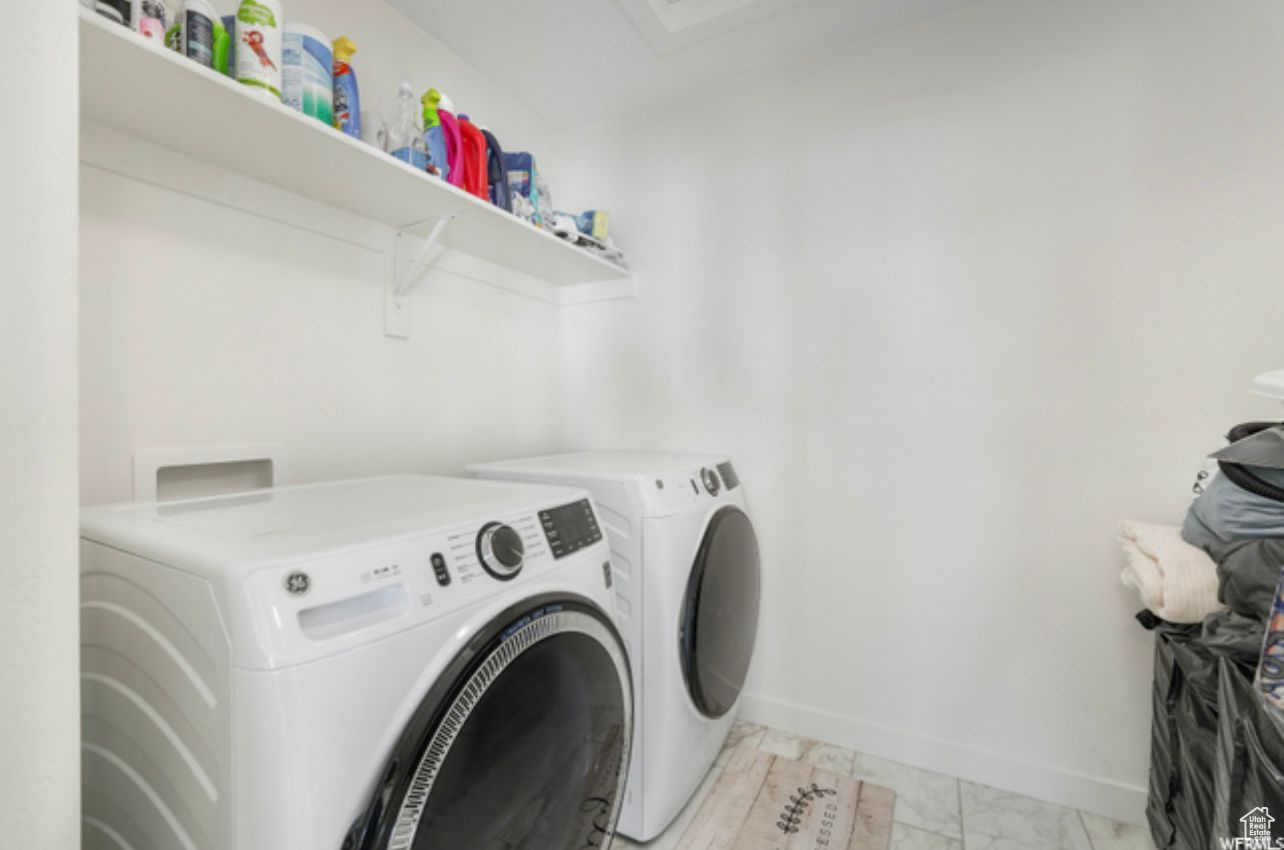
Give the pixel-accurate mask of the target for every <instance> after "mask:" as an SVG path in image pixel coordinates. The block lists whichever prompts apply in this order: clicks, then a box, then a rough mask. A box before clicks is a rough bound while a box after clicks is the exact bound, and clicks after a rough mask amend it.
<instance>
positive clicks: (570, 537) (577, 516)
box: [539, 499, 602, 558]
mask: <svg viewBox="0 0 1284 850" xmlns="http://www.w3.org/2000/svg"><path fill="white" fill-rule="evenodd" d="M539 522H540V525H542V526H543V527H544V536H545V537H546V538H548V546H549V548H550V549H552V550H553V557H554V558H564V557H566V556H567V555H570V554H573V553H575V552H578V551H579V550H581V549H583V548H584V547H585V546H592V545H593V544H594V543H596V542H597V541H599V540H601V539H602V530H601V529H600V528H598V525H597V517H596V516H595V515H594V514H593V506H592V505H591V504H589V500H588V499H581V500H580V501H578V502H572V503H571V504H569V505H562V506H561V507H559V508H550V509H549V510H546V511H540V512H539Z"/></svg>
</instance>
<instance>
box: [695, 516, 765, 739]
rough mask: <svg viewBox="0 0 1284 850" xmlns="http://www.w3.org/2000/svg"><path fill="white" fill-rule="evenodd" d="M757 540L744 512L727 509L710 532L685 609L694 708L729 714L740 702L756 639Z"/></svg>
mask: <svg viewBox="0 0 1284 850" xmlns="http://www.w3.org/2000/svg"><path fill="white" fill-rule="evenodd" d="M761 578H762V576H761V566H760V563H759V558H758V538H757V536H756V535H755V534H754V530H753V523H751V522H750V521H749V517H748V515H746V514H745V512H744V511H742V510H740V509H739V508H735V507H725V508H722V509H721V510H719V511H718V512H717V513H716V514H714V515H713V518H712V519H711V520H710V521H709V527H708V528H707V529H706V531H705V534H704V539H703V540H702V541H701V543H700V549H699V550H698V551H697V553H696V559H695V564H694V565H693V566H692V568H691V577H690V579H689V580H688V583H687V595H686V600H685V602H684V603H683V606H682V626H681V629H682V631H681V635H680V639H681V647H682V671H683V674H684V675H685V676H686V681H687V690H688V691H689V692H690V694H691V699H692V701H693V702H694V703H695V705H696V708H698V709H699V710H700V712H701V713H702V714H704V715H705V716H706V717H710V718H718V717H722V716H723V715H725V714H726V713H727V712H728V711H730V710H731V709H732V707H733V706H734V705H735V704H736V700H738V699H739V698H740V692H741V691H742V690H743V689H744V686H745V677H746V676H747V675H748V674H749V662H750V661H752V660H753V648H754V642H755V640H756V639H757V636H758V604H759V599H760V593H761Z"/></svg>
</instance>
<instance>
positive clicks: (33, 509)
mask: <svg viewBox="0 0 1284 850" xmlns="http://www.w3.org/2000/svg"><path fill="white" fill-rule="evenodd" d="M75 16H76V6H75V5H74V4H71V3H37V4H35V5H34V6H32V7H31V8H30V9H24V10H23V14H22V15H17V16H6V18H5V19H4V21H3V23H0V36H2V37H3V39H4V41H5V43H6V44H7V45H8V57H7V59H8V61H9V62H12V63H13V66H12V67H14V68H21V69H22V80H23V81H24V82H23V83H21V84H18V85H14V86H11V87H10V88H11V89H12V90H11V91H7V92H6V96H5V98H6V104H5V105H6V108H8V109H10V110H12V111H11V112H10V115H11V116H13V118H14V120H13V121H12V122H10V123H9V124H8V126H7V129H6V132H4V133H2V134H0V185H3V186H4V192H5V205H4V212H3V213H0V257H3V261H4V271H3V273H0V542H2V543H3V554H0V846H3V847H21V848H25V850H65V848H70V847H76V846H78V845H79V837H78V836H79V834H80V781H79V775H80V773H79V771H80V759H79V748H78V746H77V737H78V734H79V728H80V711H79V704H80V700H79V687H78V685H79V682H78V678H77V675H76V667H77V661H76V659H77V651H78V650H77V642H78V641H77V635H78V629H77V625H76V623H77V617H76V614H77V611H76V237H75V234H76V108H77V107H76V93H77V60H76V38H75V35H74V33H75V27H76V20H75ZM31 81H38V84H28V83H29V82H31Z"/></svg>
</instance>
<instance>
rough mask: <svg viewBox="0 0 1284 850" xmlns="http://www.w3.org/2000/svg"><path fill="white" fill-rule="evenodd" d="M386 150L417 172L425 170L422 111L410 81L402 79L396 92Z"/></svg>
mask: <svg viewBox="0 0 1284 850" xmlns="http://www.w3.org/2000/svg"><path fill="white" fill-rule="evenodd" d="M388 148H389V150H390V151H391V152H392V155H393V156H395V157H396V158H397V159H399V160H401V161H402V162H406V163H409V164H410V165H412V166H414V167H415V168H416V169H418V170H419V171H424V170H425V169H427V167H428V145H427V143H425V142H424V126H423V114H422V110H421V108H420V104H419V103H418V102H417V101H416V100H415V90H414V89H413V88H412V87H411V85H410V81H409V80H407V79H404V78H403V79H402V81H401V89H400V90H399V91H398V92H397V115H396V118H395V119H393V122H392V127H391V128H390V129H389V130H388Z"/></svg>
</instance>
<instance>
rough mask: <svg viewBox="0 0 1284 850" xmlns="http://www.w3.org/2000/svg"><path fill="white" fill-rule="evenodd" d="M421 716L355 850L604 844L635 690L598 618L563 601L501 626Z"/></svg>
mask: <svg viewBox="0 0 1284 850" xmlns="http://www.w3.org/2000/svg"><path fill="white" fill-rule="evenodd" d="M470 655H473V654H472V653H471V652H469V651H465V652H464V653H463V656H461V659H460V660H461V661H465V662H468V661H469V659H468V656H470ZM420 712H421V714H425V713H426V715H427V717H419V718H416V722H415V723H413V724H412V726H411V728H410V729H408V730H407V735H405V736H403V741H402V745H401V746H399V748H398V753H396V754H395V755H394V757H393V759H392V762H391V764H390V766H389V771H388V774H387V779H386V780H385V782H384V784H383V787H382V789H381V791H380V794H379V795H378V797H377V799H376V801H375V804H374V805H373V806H372V810H371V814H370V815H369V816H368V818H367V820H368V821H369V822H368V823H367V824H366V827H365V829H364V830H363V831H364V833H365V836H364V839H363V840H362V841H361V842H360V843H356V842H354V843H352V846H354V847H362V848H367V847H368V848H379V850H462V848H468V850H562V848H565V850H580V848H586V847H589V848H591V847H605V846H607V845H608V844H609V843H610V836H611V835H613V834H614V830H615V822H616V819H617V817H618V815H619V807H620V803H621V802H622V799H621V792H622V789H623V785H624V779H625V776H626V774H627V770H628V761H629V745H630V737H631V735H632V720H633V718H632V690H631V684H630V679H629V669H628V664H627V661H626V660H625V654H624V648H623V645H622V644H621V643H620V640H619V637H618V636H617V635H616V632H615V630H614V629H613V628H612V627H611V626H610V625H609V624H608V622H607V621H606V619H605V618H604V617H603V616H602V614H601V613H600V612H598V611H597V610H596V609H595V608H592V607H590V606H588V605H585V604H581V603H575V602H557V603H551V604H545V605H542V606H540V607H539V608H538V609H537V610H534V611H531V612H529V613H525V614H518V615H516V616H514V617H513V618H512V619H511V620H509V619H507V618H505V623H504V625H503V626H502V627H500V628H499V630H498V633H497V634H496V635H495V636H494V638H493V639H492V640H490V641H489V643H488V645H487V647H486V648H485V650H484V651H483V652H480V653H477V654H476V655H475V656H473V657H472V659H471V662H470V663H467V669H466V670H464V671H463V674H462V675H460V676H459V677H458V679H457V680H456V681H455V682H454V686H453V687H452V688H451V692H450V693H449V695H448V696H446V697H445V698H444V699H442V698H437V697H436V696H435V695H434V694H432V693H430V694H429V696H428V698H426V699H425V700H424V705H422V706H421V709H420ZM416 727H418V729H419V730H422V731H418V730H417V729H416Z"/></svg>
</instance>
